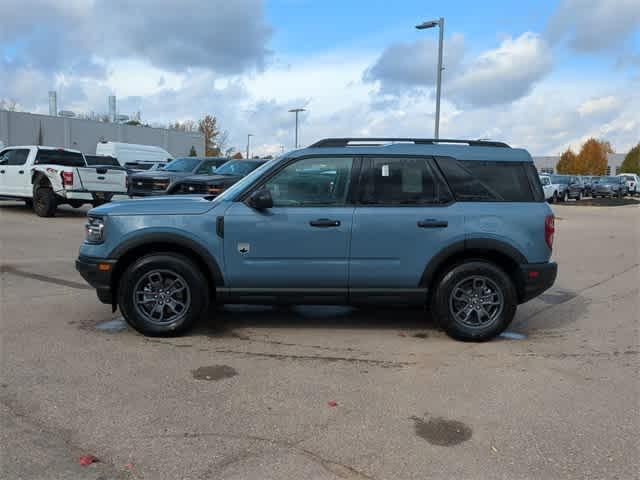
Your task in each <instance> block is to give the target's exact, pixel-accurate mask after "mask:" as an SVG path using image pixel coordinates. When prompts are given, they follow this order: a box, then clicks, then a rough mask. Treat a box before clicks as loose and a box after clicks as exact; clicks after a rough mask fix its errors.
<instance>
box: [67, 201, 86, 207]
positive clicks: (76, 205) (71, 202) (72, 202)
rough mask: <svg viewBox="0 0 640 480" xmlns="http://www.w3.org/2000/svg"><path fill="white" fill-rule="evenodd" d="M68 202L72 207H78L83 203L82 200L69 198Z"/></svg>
mask: <svg viewBox="0 0 640 480" xmlns="http://www.w3.org/2000/svg"><path fill="white" fill-rule="evenodd" d="M68 203H69V205H71V207H72V208H80V207H81V206H82V205H84V202H83V201H82V200H69V202H68Z"/></svg>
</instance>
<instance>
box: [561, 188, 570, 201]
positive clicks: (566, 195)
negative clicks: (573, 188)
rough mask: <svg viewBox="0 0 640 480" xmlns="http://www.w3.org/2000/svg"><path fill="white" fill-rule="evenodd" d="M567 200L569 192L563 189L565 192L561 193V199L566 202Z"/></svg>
mask: <svg viewBox="0 0 640 480" xmlns="http://www.w3.org/2000/svg"><path fill="white" fill-rule="evenodd" d="M567 200H569V194H568V193H567V191H566V190H565V192H564V193H563V194H562V201H563V202H566V201H567Z"/></svg>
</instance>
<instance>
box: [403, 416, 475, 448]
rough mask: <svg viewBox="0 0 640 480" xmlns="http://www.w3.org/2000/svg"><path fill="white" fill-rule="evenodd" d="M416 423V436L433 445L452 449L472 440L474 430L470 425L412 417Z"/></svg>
mask: <svg viewBox="0 0 640 480" xmlns="http://www.w3.org/2000/svg"><path fill="white" fill-rule="evenodd" d="M411 420H413V421H414V428H415V432H416V435H417V436H419V437H420V438H424V439H425V440H426V441H427V442H429V443H430V444H432V445H439V446H442V447H451V446H453V445H457V444H459V443H462V442H466V441H467V440H469V439H470V438H471V435H472V433H473V430H471V427H469V426H468V425H465V424H464V423H462V422H458V421H457V420H447V419H444V418H440V417H434V418H430V419H428V420H426V421H425V420H424V419H422V418H418V417H411Z"/></svg>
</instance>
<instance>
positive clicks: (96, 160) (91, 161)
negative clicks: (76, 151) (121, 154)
mask: <svg viewBox="0 0 640 480" xmlns="http://www.w3.org/2000/svg"><path fill="white" fill-rule="evenodd" d="M84 158H85V159H86V160H87V165H90V166H93V165H110V166H112V167H119V166H120V164H119V163H118V160H117V159H115V158H113V157H109V156H107V155H85V156H84Z"/></svg>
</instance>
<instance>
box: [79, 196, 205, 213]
mask: <svg viewBox="0 0 640 480" xmlns="http://www.w3.org/2000/svg"><path fill="white" fill-rule="evenodd" d="M211 198H212V197H202V196H188V195H171V196H161V197H145V198H136V199H133V200H117V201H113V202H110V203H106V204H104V205H102V206H100V207H97V208H93V209H91V210H90V211H89V215H104V216H109V215H114V216H116V215H200V214H202V213H206V212H208V211H209V210H211V209H212V208H213V206H214V202H213V201H212V200H211Z"/></svg>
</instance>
